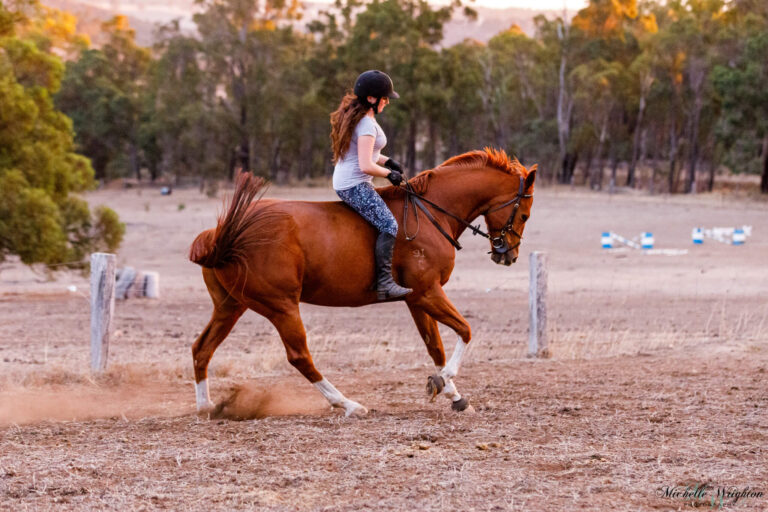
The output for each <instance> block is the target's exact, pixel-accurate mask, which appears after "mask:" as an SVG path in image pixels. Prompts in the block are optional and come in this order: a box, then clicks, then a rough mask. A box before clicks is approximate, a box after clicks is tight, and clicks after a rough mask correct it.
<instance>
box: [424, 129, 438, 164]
mask: <svg viewBox="0 0 768 512" xmlns="http://www.w3.org/2000/svg"><path fill="white" fill-rule="evenodd" d="M427 129H428V131H429V139H428V140H427V144H426V147H425V148H424V167H425V168H427V169H434V168H435V166H436V165H437V123H436V122H435V121H434V120H433V119H430V120H429V124H428V128H427Z"/></svg>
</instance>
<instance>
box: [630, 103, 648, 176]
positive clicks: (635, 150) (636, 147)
mask: <svg viewBox="0 0 768 512" xmlns="http://www.w3.org/2000/svg"><path fill="white" fill-rule="evenodd" d="M644 112H645V96H640V106H639V107H638V108H637V126H635V137H634V140H633V142H632V161H631V162H630V163H629V170H628V171H627V186H628V187H634V186H635V168H636V167H637V159H638V156H639V154H640V135H641V133H642V126H643V113H644Z"/></svg>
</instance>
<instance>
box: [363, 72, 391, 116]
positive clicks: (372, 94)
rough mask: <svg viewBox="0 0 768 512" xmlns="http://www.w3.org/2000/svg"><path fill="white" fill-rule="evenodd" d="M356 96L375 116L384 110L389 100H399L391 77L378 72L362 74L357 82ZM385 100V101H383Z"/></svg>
mask: <svg viewBox="0 0 768 512" xmlns="http://www.w3.org/2000/svg"><path fill="white" fill-rule="evenodd" d="M354 93H355V96H357V99H358V101H359V102H360V103H361V104H362V105H363V106H365V107H366V108H372V109H373V113H374V114H378V113H379V112H381V111H382V110H384V106H385V105H386V104H387V103H389V98H399V97H400V95H399V94H397V93H396V92H395V86H394V85H393V84H392V79H391V78H389V75H387V74H386V73H383V72H381V71H378V70H375V69H373V70H370V71H366V72H365V73H362V74H361V75H360V76H358V77H357V80H355V89H354ZM382 100H383V101H382Z"/></svg>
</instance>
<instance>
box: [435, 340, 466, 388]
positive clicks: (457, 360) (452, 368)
mask: <svg viewBox="0 0 768 512" xmlns="http://www.w3.org/2000/svg"><path fill="white" fill-rule="evenodd" d="M468 346H469V344H468V343H464V340H462V339H461V338H459V339H458V340H457V341H456V348H454V349H453V355H452V356H451V360H450V361H448V364H447V365H445V368H443V371H441V372H440V375H442V376H443V378H444V379H445V380H446V381H447V380H450V379H452V378H454V377H455V376H456V375H458V374H459V368H460V367H461V360H462V359H464V355H465V354H466V352H467V347H468Z"/></svg>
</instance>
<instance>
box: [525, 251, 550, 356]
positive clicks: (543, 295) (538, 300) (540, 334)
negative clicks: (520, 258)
mask: <svg viewBox="0 0 768 512" xmlns="http://www.w3.org/2000/svg"><path fill="white" fill-rule="evenodd" d="M529 262H530V275H531V280H530V281H531V282H530V287H529V290H528V302H529V307H530V327H529V334H528V355H529V356H531V357H549V348H548V345H547V255H546V254H545V253H543V252H532V253H531V256H530V258H529Z"/></svg>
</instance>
